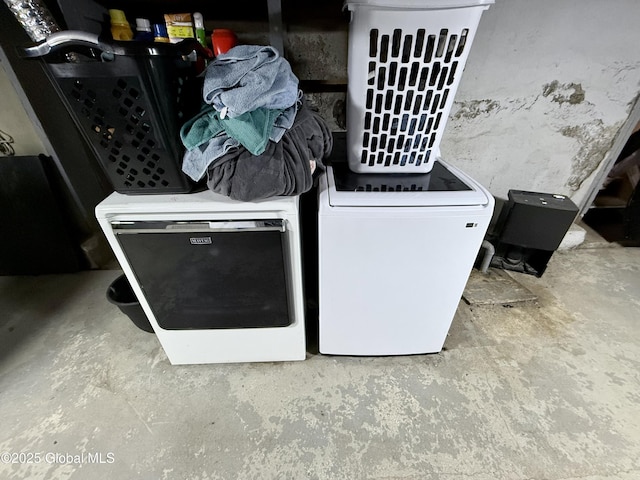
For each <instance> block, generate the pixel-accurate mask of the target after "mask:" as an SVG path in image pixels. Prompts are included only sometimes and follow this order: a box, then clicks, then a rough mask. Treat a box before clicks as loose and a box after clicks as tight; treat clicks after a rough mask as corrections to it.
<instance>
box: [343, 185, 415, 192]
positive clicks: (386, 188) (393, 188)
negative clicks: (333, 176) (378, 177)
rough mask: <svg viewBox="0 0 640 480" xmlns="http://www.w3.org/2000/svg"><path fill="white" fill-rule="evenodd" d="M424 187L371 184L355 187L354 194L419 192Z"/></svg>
mask: <svg viewBox="0 0 640 480" xmlns="http://www.w3.org/2000/svg"><path fill="white" fill-rule="evenodd" d="M423 189H424V187H423V186H422V185H416V184H411V185H387V184H385V183H380V184H373V183H367V184H366V185H360V186H358V187H356V189H355V191H356V192H421V191H423Z"/></svg>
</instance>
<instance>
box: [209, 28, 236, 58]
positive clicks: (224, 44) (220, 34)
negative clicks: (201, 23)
mask: <svg viewBox="0 0 640 480" xmlns="http://www.w3.org/2000/svg"><path fill="white" fill-rule="evenodd" d="M237 44H238V37H236V34H235V33H233V30H228V29H226V28H216V29H214V30H213V32H211V48H212V49H213V54H214V55H215V56H216V57H217V56H218V55H220V54H222V53H227V52H228V51H229V50H231V49H232V48H233V47H235V46H236V45H237Z"/></svg>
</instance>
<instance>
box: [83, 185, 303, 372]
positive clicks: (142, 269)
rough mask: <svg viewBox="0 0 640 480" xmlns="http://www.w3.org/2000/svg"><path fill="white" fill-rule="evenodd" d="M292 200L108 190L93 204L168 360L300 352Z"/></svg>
mask: <svg viewBox="0 0 640 480" xmlns="http://www.w3.org/2000/svg"><path fill="white" fill-rule="evenodd" d="M298 201H299V198H298V197H277V198H273V199H269V200H265V201H259V202H238V201H234V200H231V199H229V198H227V197H224V196H221V195H217V194H215V193H213V192H210V191H204V192H199V193H192V194H182V195H144V196H142V195H122V194H119V193H113V194H111V195H110V196H109V197H108V198H107V199H105V200H104V201H103V202H102V203H100V204H99V205H98V206H97V207H96V217H97V219H98V222H99V223H100V226H101V227H102V229H103V231H104V233H105V235H106V237H107V239H108V241H109V243H110V245H111V248H112V249H113V251H114V253H115V255H116V258H117V259H118V261H119V262H120V265H121V267H122V269H123V270H124V272H125V274H126V276H127V278H128V280H129V282H130V283H131V286H132V287H133V290H134V292H135V293H136V296H137V297H138V300H139V301H140V304H141V305H142V308H143V309H144V312H145V313H146V315H147V317H148V318H149V321H150V323H151V325H152V326H153V329H154V331H155V333H156V334H157V336H158V339H159V340H160V343H161V344H162V347H163V348H164V350H165V352H166V354H167V356H168V357H169V360H170V361H171V363H172V364H194V363H224V362H260V361H285V360H304V359H305V357H306V344H305V325H304V295H303V283H302V260H301V246H300V219H299V207H298V205H299V203H298Z"/></svg>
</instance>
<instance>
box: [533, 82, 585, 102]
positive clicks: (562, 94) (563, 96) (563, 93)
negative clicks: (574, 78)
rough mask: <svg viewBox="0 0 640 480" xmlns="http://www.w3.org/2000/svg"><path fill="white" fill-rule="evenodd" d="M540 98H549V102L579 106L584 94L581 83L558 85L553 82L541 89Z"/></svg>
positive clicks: (558, 83)
mask: <svg viewBox="0 0 640 480" xmlns="http://www.w3.org/2000/svg"><path fill="white" fill-rule="evenodd" d="M542 96H543V97H549V96H551V101H552V102H556V103H559V104H560V105H562V104H563V103H568V104H570V105H579V104H581V103H582V102H584V99H585V93H584V89H583V88H582V84H581V83H560V82H559V81H558V80H554V81H553V82H551V83H547V84H545V85H543V87H542Z"/></svg>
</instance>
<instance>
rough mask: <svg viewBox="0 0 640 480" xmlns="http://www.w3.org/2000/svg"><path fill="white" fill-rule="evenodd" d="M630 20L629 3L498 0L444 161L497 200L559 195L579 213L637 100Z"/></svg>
mask: <svg viewBox="0 0 640 480" xmlns="http://www.w3.org/2000/svg"><path fill="white" fill-rule="evenodd" d="M638 18H640V2H637V1H636V0H616V1H615V2H604V1H595V0H581V1H577V0H572V1H569V0H560V1H546V0H545V1H536V2H531V1H527V0H509V1H506V0H497V1H496V3H495V5H493V6H492V7H491V8H490V9H489V10H488V11H487V12H485V14H484V15H483V18H482V20H481V22H480V28H479V30H478V33H477V36H476V39H475V42H474V45H473V48H472V50H471V54H470V56H469V61H468V63H467V66H466V70H465V72H464V75H463V77H462V82H461V85H460V88H459V90H458V93H457V95H456V101H455V104H454V107H453V109H452V112H451V117H450V119H449V122H448V124H447V129H446V132H445V134H444V137H443V142H442V145H441V149H442V153H443V155H444V156H445V157H446V158H447V159H448V160H449V161H450V162H451V163H453V164H454V165H456V166H458V167H460V168H462V169H463V170H464V171H466V172H467V173H469V174H470V175H471V176H473V177H474V178H476V179H477V180H479V181H480V182H482V183H483V184H484V185H485V186H487V188H489V190H490V191H491V192H492V193H493V194H494V195H495V196H499V197H502V198H506V195H507V192H508V190H509V189H521V190H532V191H541V192H547V193H560V194H565V195H568V196H569V197H570V198H571V199H572V200H573V201H574V202H575V203H576V204H577V205H578V206H582V203H583V202H584V201H585V200H586V199H587V197H588V194H589V190H590V188H592V186H593V183H594V179H595V178H596V176H597V174H598V173H599V172H600V169H602V168H604V164H603V162H604V160H605V159H606V157H607V154H608V152H609V150H610V148H611V146H612V144H613V142H614V140H615V138H616V135H617V133H618V131H619V130H620V128H621V127H622V125H623V124H624V123H625V121H626V120H627V118H628V117H629V115H630V113H631V110H632V108H633V107H634V105H635V102H636V99H637V98H638V92H639V91H640V56H639V55H638V49H639V48H640V28H638ZM595 187H596V188H597V185H596V186H595Z"/></svg>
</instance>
